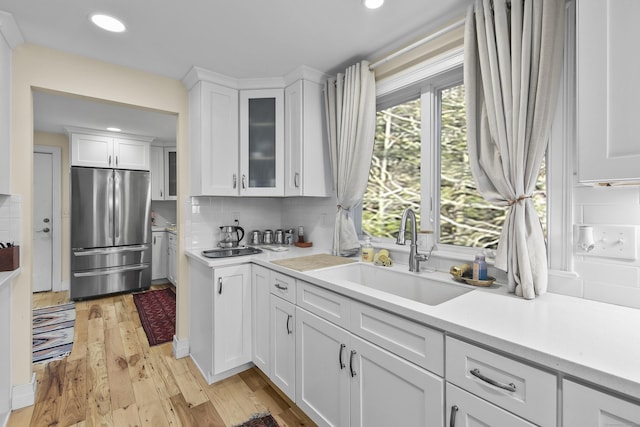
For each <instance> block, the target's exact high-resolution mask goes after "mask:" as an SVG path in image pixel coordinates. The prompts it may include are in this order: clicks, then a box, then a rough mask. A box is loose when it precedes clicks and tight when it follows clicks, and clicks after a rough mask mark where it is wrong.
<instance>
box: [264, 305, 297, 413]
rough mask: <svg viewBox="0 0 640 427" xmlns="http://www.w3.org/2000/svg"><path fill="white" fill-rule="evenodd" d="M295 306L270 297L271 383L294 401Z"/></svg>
mask: <svg viewBox="0 0 640 427" xmlns="http://www.w3.org/2000/svg"><path fill="white" fill-rule="evenodd" d="M295 328H296V310H295V305H293V304H291V303H290V302H289V301H285V300H283V299H282V298H280V297H277V296H275V295H273V294H272V295H271V375H270V378H271V381H273V383H274V384H275V385H277V386H278V388H280V390H282V391H283V392H284V393H285V394H286V395H287V396H289V399H291V400H294V401H295V399H296V334H295V330H296V329H295Z"/></svg>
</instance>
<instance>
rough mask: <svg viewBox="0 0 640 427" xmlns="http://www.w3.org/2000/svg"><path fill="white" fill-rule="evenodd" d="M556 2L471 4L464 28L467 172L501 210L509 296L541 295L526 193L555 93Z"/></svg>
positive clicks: (559, 40)
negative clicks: (503, 211) (505, 210)
mask: <svg viewBox="0 0 640 427" xmlns="http://www.w3.org/2000/svg"><path fill="white" fill-rule="evenodd" d="M564 8H565V1H564V0H512V1H505V0H493V1H491V0H484V1H483V0H476V1H475V4H473V5H471V6H470V7H469V10H468V14H467V19H466V28H465V46H464V48H465V60H464V68H465V72H464V83H465V89H466V96H467V99H466V101H467V132H468V135H467V137H468V144H469V157H470V163H471V171H472V173H473V176H474V178H475V181H476V184H477V187H478V190H479V191H480V193H481V194H482V196H483V197H484V198H485V199H486V200H488V201H490V202H492V203H494V204H496V205H499V206H509V211H508V213H507V218H506V221H505V224H504V227H503V229H502V234H501V236H500V241H499V243H498V250H497V255H496V261H495V266H496V267H497V268H499V269H501V270H504V271H506V272H507V277H508V286H509V291H511V292H515V293H516V295H518V296H522V297H524V298H527V299H533V298H535V297H536V295H541V294H543V293H545V292H546V290H547V273H548V272H547V250H546V244H545V239H544V235H543V231H542V227H541V224H540V219H539V218H538V215H537V213H536V210H535V208H534V205H533V202H532V200H531V194H532V192H533V191H534V189H535V185H536V180H537V177H538V174H539V171H540V165H541V162H542V160H543V158H544V156H545V152H546V148H547V141H548V139H549V131H550V128H551V121H552V119H553V114H554V109H555V105H556V101H557V96H558V88H559V83H560V77H561V72H562V50H563V45H564V10H565V9H564Z"/></svg>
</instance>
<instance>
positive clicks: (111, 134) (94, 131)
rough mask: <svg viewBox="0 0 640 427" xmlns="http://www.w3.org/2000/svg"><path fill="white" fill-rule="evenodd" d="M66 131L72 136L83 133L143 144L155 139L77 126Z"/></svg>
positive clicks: (67, 128) (66, 127) (66, 128)
mask: <svg viewBox="0 0 640 427" xmlns="http://www.w3.org/2000/svg"><path fill="white" fill-rule="evenodd" d="M64 130H66V131H67V134H69V135H71V134H72V133H82V134H89V135H99V136H107V137H110V138H120V139H135V140H136V141H143V142H152V141H153V140H154V139H155V137H153V136H144V135H134V134H132V133H122V132H108V131H104V130H98V129H89V128H82V127H75V126H65V127H64Z"/></svg>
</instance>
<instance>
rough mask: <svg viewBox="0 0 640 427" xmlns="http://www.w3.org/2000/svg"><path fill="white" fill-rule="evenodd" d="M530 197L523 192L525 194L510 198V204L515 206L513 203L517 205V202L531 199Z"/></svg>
mask: <svg viewBox="0 0 640 427" xmlns="http://www.w3.org/2000/svg"><path fill="white" fill-rule="evenodd" d="M530 198H531V196H525V195H524V194H523V195H521V196H520V197H518V198H517V199H509V206H513V205H515V204H516V203H520V202H522V201H523V200H525V199H530Z"/></svg>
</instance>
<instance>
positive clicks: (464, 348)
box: [446, 337, 557, 426]
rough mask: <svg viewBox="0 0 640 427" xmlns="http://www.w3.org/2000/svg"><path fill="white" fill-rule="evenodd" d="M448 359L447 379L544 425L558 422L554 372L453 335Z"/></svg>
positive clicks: (448, 340) (449, 344)
mask: <svg viewBox="0 0 640 427" xmlns="http://www.w3.org/2000/svg"><path fill="white" fill-rule="evenodd" d="M446 360H447V363H446V378H447V381H449V382H451V383H453V384H455V385H457V386H459V387H461V388H463V389H465V390H467V391H470V392H471V393H473V394H475V395H477V396H479V397H481V398H483V399H486V400H488V401H490V402H493V403H495V404H496V405H498V406H500V407H501V408H504V409H506V410H508V411H511V412H513V413H514V414H516V415H519V416H521V417H523V418H526V419H528V420H529V421H532V422H534V423H536V424H539V425H541V426H552V425H555V424H556V411H557V408H556V406H557V405H556V393H557V391H556V388H557V384H556V377H555V375H552V374H550V373H548V372H546V371H543V370H540V369H537V368H534V367H532V366H529V365H527V364H524V363H521V362H518V361H515V360H513V359H510V358H507V357H504V356H501V355H499V354H496V353H494V352H491V351H488V350H485V349H482V348H480V347H476V346H475V345H472V344H469V343H466V342H463V341H460V340H458V339H455V338H452V337H447V338H446ZM474 373H475V375H474Z"/></svg>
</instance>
